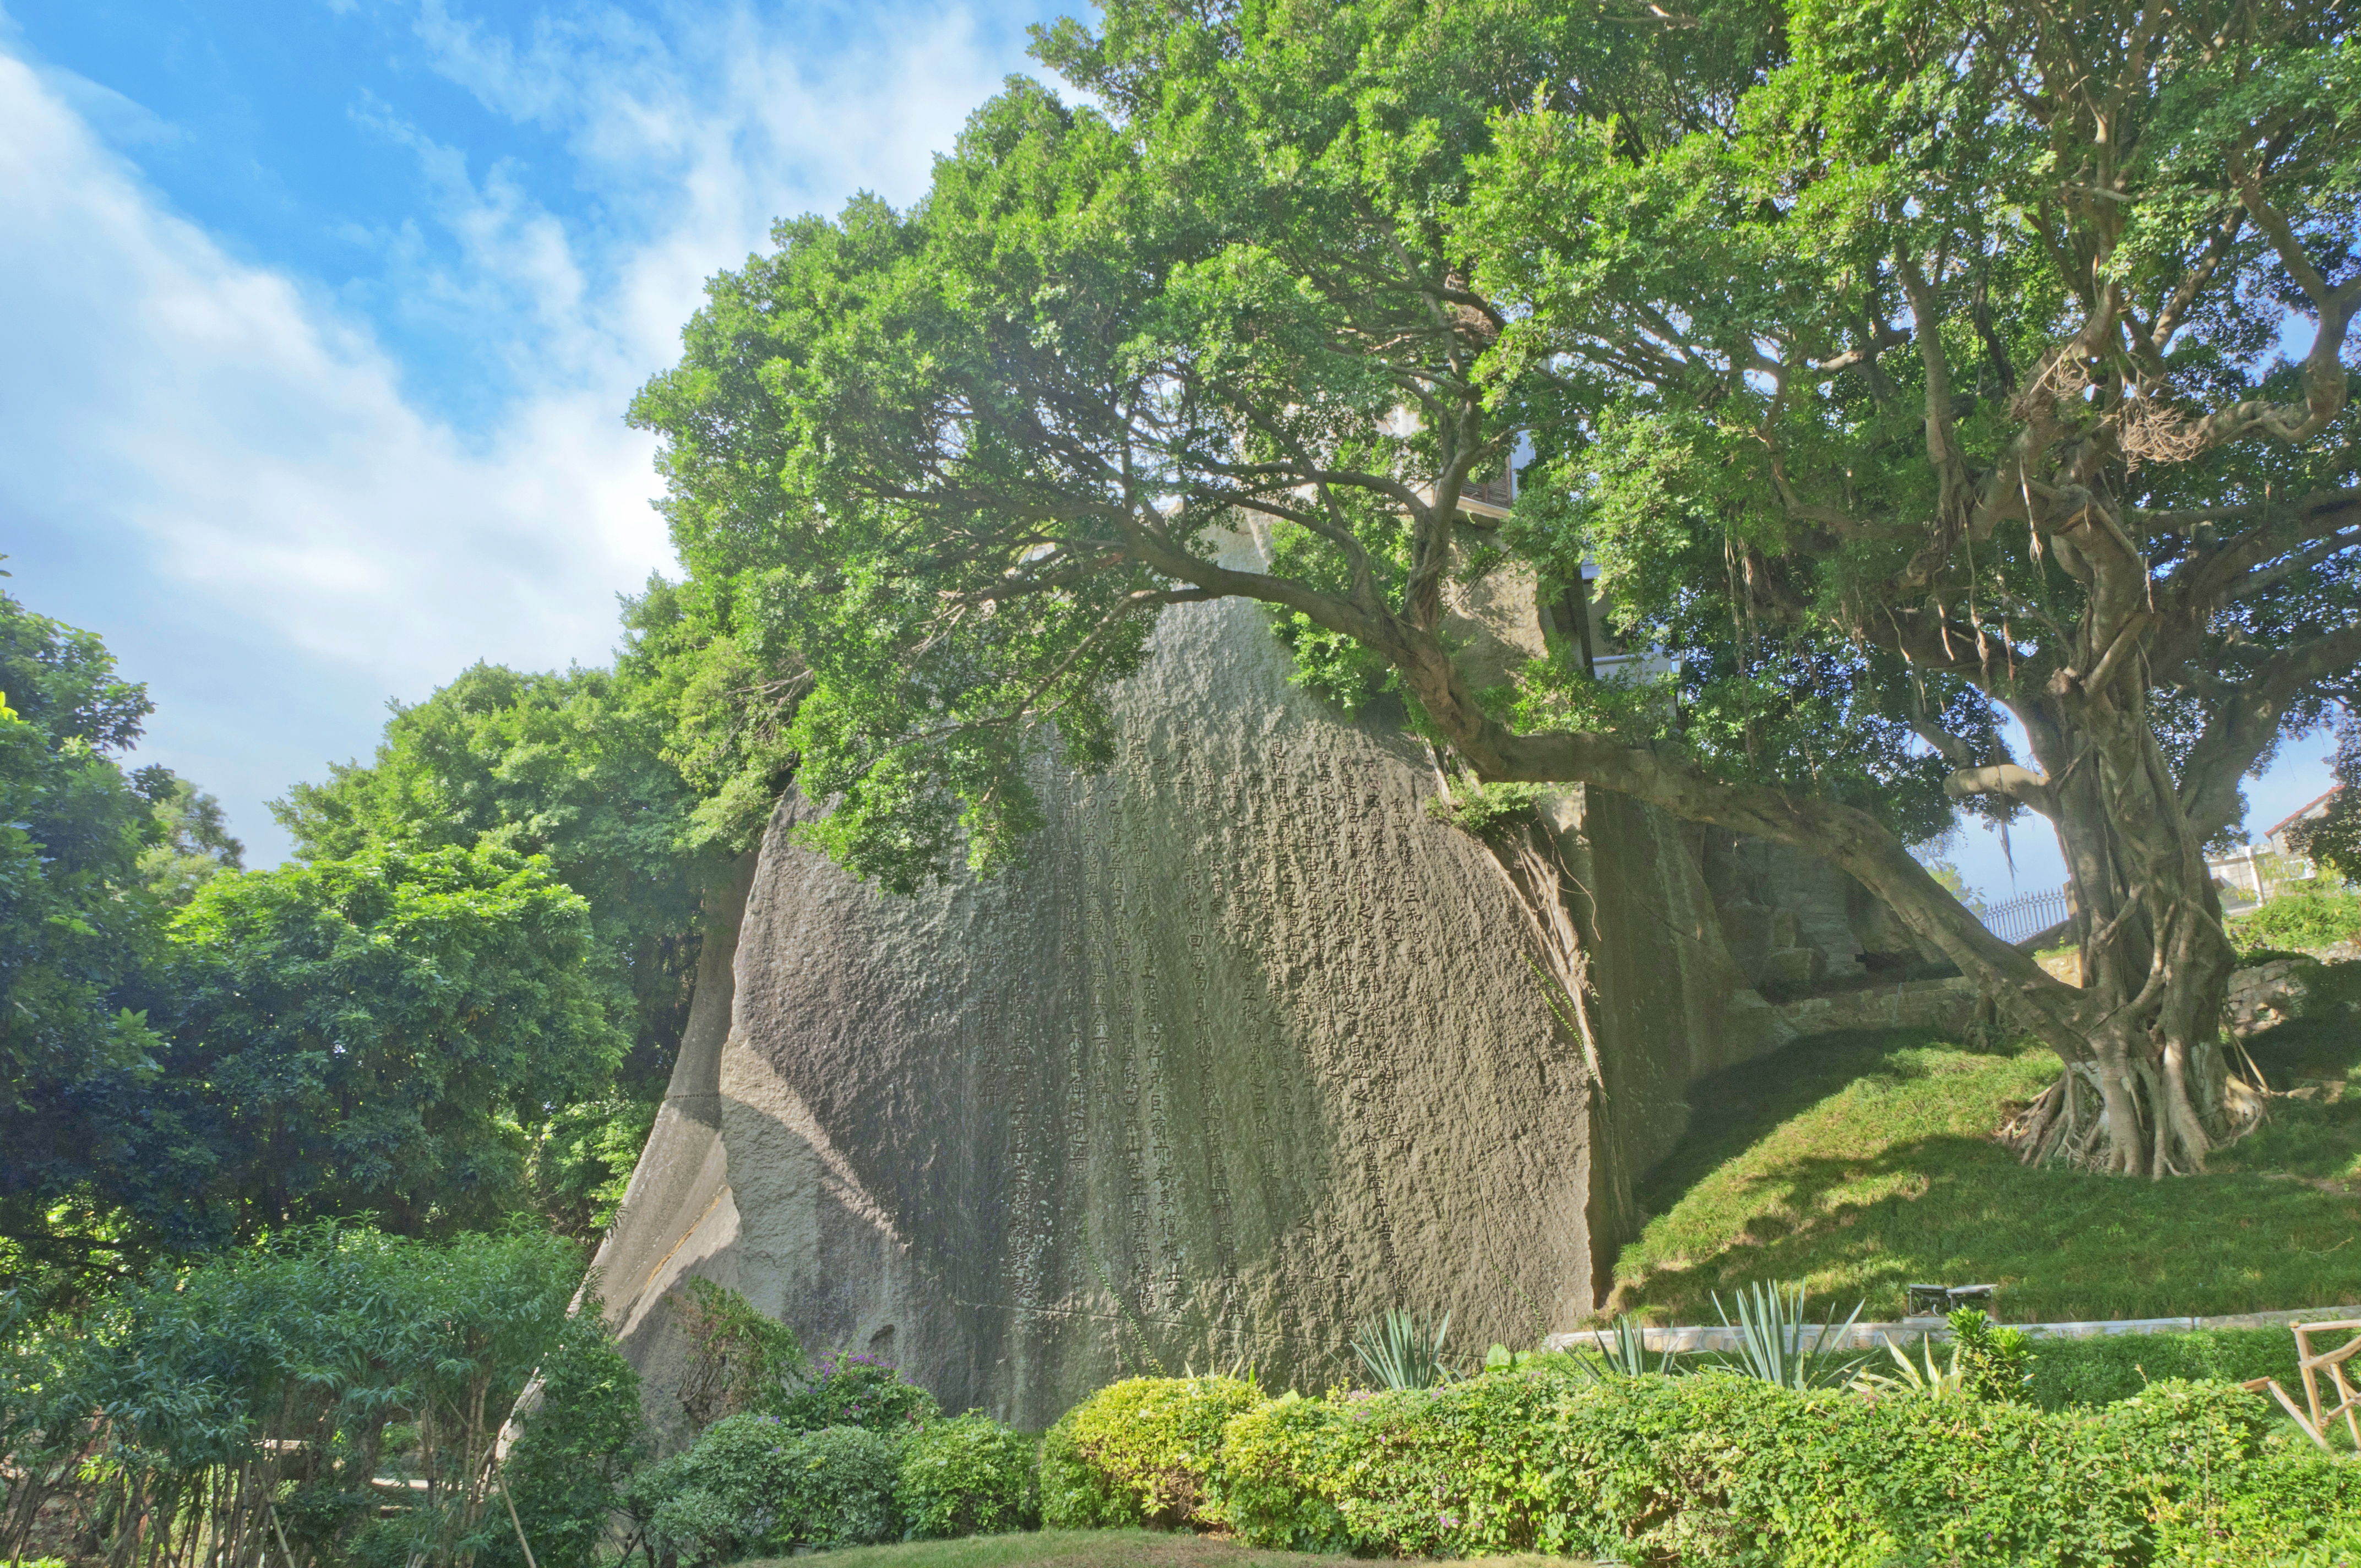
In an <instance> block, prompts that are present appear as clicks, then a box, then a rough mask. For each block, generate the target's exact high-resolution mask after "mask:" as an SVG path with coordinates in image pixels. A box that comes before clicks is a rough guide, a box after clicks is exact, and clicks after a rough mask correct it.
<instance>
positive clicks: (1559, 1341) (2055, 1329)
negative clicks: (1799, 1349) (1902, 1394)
mask: <svg viewBox="0 0 2361 1568" xmlns="http://www.w3.org/2000/svg"><path fill="white" fill-rule="evenodd" d="M2333 1318H2361V1306H2347V1307H2306V1308H2302V1309H2300V1310H2296V1311H2291V1312H2235V1313H2232V1314H2231V1315H2230V1316H2228V1317H2226V1318H2114V1319H2110V1320H2107V1321H2102V1322H2092V1323H2009V1324H2006V1325H2004V1326H2005V1327H2008V1328H2014V1329H2019V1330H2022V1331H2023V1332H2026V1333H2027V1334H2029V1335H2031V1336H2032V1337H2033V1338H2035V1339H2103V1338H2105V1337H2106V1336H2108V1335H2110V1334H2182V1333H2190V1332H2194V1331H2196V1330H2198V1329H2277V1328H2285V1327H2286V1326H2287V1325H2288V1324H2290V1323H2301V1322H2320V1321H2327V1320H2329V1319H2333ZM1818 1328H1819V1325H1818V1324H1817V1323H1814V1324H1812V1325H1810V1326H1808V1327H1806V1329H1805V1330H1804V1331H1803V1332H1804V1337H1805V1338H1806V1339H1807V1340H1808V1339H1809V1338H1810V1337H1811V1335H1812V1334H1813V1333H1814V1332H1817V1330H1818ZM1641 1332H1642V1336H1643V1337H1644V1339H1645V1341H1646V1343H1647V1346H1648V1348H1649V1349H1650V1350H1652V1351H1661V1350H1678V1351H1711V1350H1728V1351H1734V1350H1736V1349H1738V1348H1739V1331H1738V1330H1736V1329H1730V1328H1723V1327H1722V1326H1721V1325H1720V1324H1719V1323H1717V1324H1714V1325H1712V1326H1710V1327H1703V1326H1695V1325H1692V1326H1690V1327H1686V1328H1670V1329H1665V1328H1646V1329H1642V1331H1641ZM1921 1334H1924V1335H1927V1336H1928V1337H1929V1338H1932V1339H1937V1340H1948V1339H1949V1338H1950V1337H1951V1329H1950V1325H1949V1323H1948V1322H1946V1321H1944V1320H1943V1319H1941V1318H1905V1319H1903V1320H1902V1321H1899V1322H1882V1323H1855V1324H1853V1325H1852V1327H1851V1329H1850V1330H1849V1331H1848V1330H1846V1329H1845V1328H1844V1325H1843V1324H1841V1323H1839V1324H1838V1325H1837V1326H1836V1328H1835V1329H1834V1330H1832V1331H1830V1332H1829V1334H1828V1345H1827V1348H1828V1349H1830V1350H1874V1349H1876V1348H1877V1343H1878V1340H1879V1339H1880V1337H1881V1336H1882V1337H1883V1338H1885V1339H1889V1340H1892V1341H1893V1342H1894V1343H1896V1344H1904V1343H1907V1342H1909V1341H1912V1340H1916V1338H1918V1337H1919V1336H1920V1335H1921ZM1613 1344H1614V1335H1613V1334H1612V1333H1610V1332H1608V1331H1607V1330H1605V1329H1586V1330H1583V1331H1582V1332H1577V1333H1564V1334H1551V1335H1550V1336H1549V1337H1548V1338H1546V1339H1544V1340H1543V1341H1542V1348H1543V1350H1561V1351H1562V1350H1602V1351H1603V1350H1607V1349H1609V1348H1611V1347H1612V1345H1613Z"/></svg>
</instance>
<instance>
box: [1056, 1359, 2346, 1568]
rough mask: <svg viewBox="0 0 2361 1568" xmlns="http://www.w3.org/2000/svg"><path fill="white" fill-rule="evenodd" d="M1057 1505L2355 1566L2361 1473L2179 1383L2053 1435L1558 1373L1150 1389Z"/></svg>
mask: <svg viewBox="0 0 2361 1568" xmlns="http://www.w3.org/2000/svg"><path fill="white" fill-rule="evenodd" d="M1217 1414H1218V1415H1219V1416H1220V1429H1219V1434H1218V1438H1209V1437H1208V1432H1209V1430H1210V1427H1211V1423H1212V1422H1213V1420H1214V1418H1215V1417H1216V1415H1217ZM1183 1499H1185V1502H1184V1501H1183ZM1043 1505H1044V1511H1045V1515H1046V1516H1047V1517H1048V1519H1049V1522H1050V1523H1053V1524H1055V1523H1072V1524H1087V1523H1129V1522H1139V1521H1141V1520H1144V1519H1156V1518H1159V1513H1158V1512H1157V1511H1156V1510H1158V1509H1159V1508H1160V1509H1161V1510H1162V1513H1161V1516H1160V1517H1162V1518H1164V1519H1170V1521H1171V1522H1174V1523H1187V1524H1192V1525H1196V1526H1198V1527H1200V1528H1220V1529H1226V1530H1231V1531H1234V1532H1235V1534H1236V1535H1237V1536H1239V1537H1240V1538H1241V1539H1242V1540H1244V1541H1247V1542H1248V1543H1250V1544H1253V1545H1257V1546H1265V1547H1279V1548H1290V1549H1293V1550H1298V1551H1323V1552H1357V1553H1362V1554H1373V1553H1374V1554H1385V1555H1397V1556H1412V1555H1415V1556H1439V1557H1458V1556H1469V1555H1478V1554H1488V1553H1495V1552H1555V1553H1568V1554H1572V1555H1575V1556H1578V1557H1594V1558H1609V1559H1613V1560H1616V1561H1620V1562H1627V1563H1628V1562H1648V1563H1664V1564H1675V1563H1684V1564H1686V1563H1700V1564H1701V1563H1732V1562H1768V1563H1831V1564H1834V1563H1905V1562H1908V1563H1916V1562H1921V1561H1924V1562H1927V1563H1953V1564H1960V1565H1968V1564H1983V1563H1991V1564H2001V1563H2010V1564H2016V1563H2223V1564H2228V1563H2273V1562H2282V1561H2318V1562H2328V1561H2341V1560H2342V1559H2341V1558H2339V1557H2336V1556H2335V1555H2334V1554H2336V1553H2339V1552H2356V1551H2361V1465H2355V1464H2345V1463H2340V1462H2337V1461H2334V1460H2330V1459H2326V1458H2323V1457H2322V1456H2320V1455H2318V1454H2316V1453H2312V1451H2311V1450H2310V1449H2309V1448H2308V1447H2304V1448H2299V1447H2297V1446H2296V1445H2295V1441H2294V1440H2290V1438H2289V1437H2288V1436H2287V1435H2286V1434H2285V1433H2284V1431H2281V1430H2279V1429H2278V1428H2277V1425H2276V1423H2275V1420H2274V1417H2273V1413H2272V1410H2271V1408H2270V1406H2269V1405H2268V1402H2267V1401H2266V1400H2264V1399H2263V1398H2259V1397H2257V1396H2255V1395H2250V1394H2247V1393H2245V1392H2243V1391H2242V1390H2240V1389H2238V1388H2235V1387H2231V1386H2228V1385H2225V1384H2220V1383H2196V1382H2188V1381H2182V1380H2173V1381H2159V1382H2157V1383H2154V1384H2151V1385H2149V1386H2147V1387H2145V1388H2144V1389H2143V1390H2142V1391H2141V1392H2140V1393H2139V1394H2138V1395H2137V1396H2136V1397H2134V1398H2127V1399H2123V1400H2120V1401H2117V1402H2116V1403H2114V1404H2112V1405H2107V1406H2103V1407H2099V1408H2096V1409H2076V1410H2063V1411H2051V1410H2044V1409H2038V1408H2037V1407H2035V1406H2033V1405H2031V1404H2027V1403H2020V1402H2015V1401H2008V1400H1993V1399H1983V1400H1979V1399H1965V1400H1961V1399H1950V1400H1938V1399H1932V1398H1922V1397H1909V1396H1883V1397H1877V1398H1869V1397H1864V1396H1862V1395H1861V1394H1858V1393H1850V1392H1836V1391H1832V1390H1830V1391H1813V1392H1795V1391H1792V1390H1787V1389H1783V1388H1778V1387H1772V1386H1769V1385H1767V1384H1764V1383H1761V1382H1758V1381H1754V1380H1751V1379H1746V1378H1741V1377H1736V1376H1729V1375H1727V1374H1724V1373H1719V1372H1705V1373H1699V1374H1697V1375H1693V1376H1685V1377H1664V1376H1638V1377H1610V1378H1604V1379H1598V1378H1590V1377H1585V1376H1580V1375H1578V1374H1576V1373H1574V1372H1571V1371H1569V1370H1566V1369H1565V1368H1562V1367H1558V1366H1554V1365H1540V1364H1529V1365H1526V1366H1523V1367H1499V1368H1494V1369H1490V1370H1488V1371H1486V1372H1484V1373H1482V1374H1480V1375H1478V1376H1474V1377H1470V1378H1468V1379H1466V1380H1464V1381H1461V1382H1457V1383H1453V1384H1449V1385H1446V1386H1445V1387H1441V1388H1437V1389H1433V1390H1402V1391H1398V1392H1387V1393H1378V1394H1368V1393H1358V1392H1353V1393H1346V1392H1342V1391H1339V1392H1335V1393H1332V1394H1330V1395H1329V1396H1327V1397H1325V1398H1317V1399H1310V1398H1299V1397H1297V1396H1294V1395H1287V1396H1283V1397H1281V1398H1276V1399H1273V1398H1264V1397H1262V1396H1261V1395H1260V1394H1259V1393H1257V1391H1255V1390H1254V1389H1252V1388H1251V1387H1247V1386H1245V1385H1240V1384H1234V1383H1227V1382H1224V1381H1223V1380H1216V1379H1196V1380H1191V1381H1187V1382H1182V1381H1178V1380H1171V1381H1150V1380H1145V1379H1140V1380H1135V1381H1133V1382H1130V1383H1123V1384H1116V1385H1115V1386H1114V1387H1111V1388H1108V1389H1106V1390H1104V1391H1103V1392H1102V1393H1101V1394H1099V1395H1097V1396H1095V1397H1094V1398H1092V1399H1091V1400H1088V1401H1085V1402H1084V1404H1082V1406H1080V1407H1078V1408H1077V1409H1075V1410H1073V1411H1071V1412H1070V1413H1069V1414H1068V1415H1067V1417H1066V1418H1065V1419H1064V1420H1061V1421H1060V1423H1059V1425H1058V1427H1057V1428H1056V1429H1054V1430H1053V1432H1052V1434H1051V1439H1050V1442H1049V1447H1048V1450H1047V1452H1046V1453H1045V1458H1044V1466H1043ZM1126 1509H1127V1510H1130V1511H1128V1512H1126V1511H1124V1510H1126ZM1110 1510H1112V1512H1110ZM1061 1515H1062V1516H1063V1517H1060V1516H1061Z"/></svg>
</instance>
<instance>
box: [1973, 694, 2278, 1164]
mask: <svg viewBox="0 0 2361 1568" xmlns="http://www.w3.org/2000/svg"><path fill="white" fill-rule="evenodd" d="M2076 717H2077V718H2079V719H2080V720H2081V722H2080V723H2079V724H2077V725H2076V726H2075V727H2074V728H2073V729H2068V728H2067V727H2066V725H2065V724H2064V723H2063V722H2062V718H2063V716H2062V715H2059V713H2057V712H2056V711H2055V710H2054V709H2050V710H2047V711H2035V712H2032V713H2028V714H2027V715H2026V718H2027V730H2028V733H2030V734H2031V735H2032V737H2033V739H2034V745H2035V751H2036V753H2037V755H2039V756H2040V758H2041V761H2042V762H2043V763H2044V766H2045V769H2046V771H2047V772H2048V776H2049V777H2050V778H2051V779H2053V780H2055V781H2058V782H2057V783H2056V784H2055V785H2054V786H2053V787H2052V791H2051V795H2050V798H2049V800H2048V802H2047V803H2046V804H2047V805H2048V807H2049V809H2050V810H2051V812H2052V815H2053V819H2054V821H2055V822H2056V824H2057V828H2058V839H2059V847H2060V848H2061V849H2062V850H2064V851H2065V856H2066V864H2067V869H2068V872H2069V875H2070V878H2071V884H2070V885H2071V886H2072V889H2073V893H2074V902H2075V911H2074V927H2075V934H2076V936H2077V938H2079V939H2080V942H2081V954H2082V989H2083V990H2084V992H2086V993H2087V994H2088V997H2089V1007H2088V1009H2087V1012H2088V1014H2089V1015H2090V1018H2091V1022H2090V1024H2089V1025H2087V1026H2086V1027H2085V1028H2084V1029H2082V1030H2081V1031H2077V1032H2076V1034H2079V1036H2081V1037H2079V1038H2077V1037H2076V1036H2075V1034H2070V1035H2068V1036H2065V1037H2062V1038H2054V1039H2050V1042H2049V1043H2050V1044H2051V1045H2052V1046H2053V1047H2056V1048H2057V1049H2058V1051H2059V1056H2060V1057H2062V1058H2064V1059H2065V1061H2066V1068H2067V1070H2066V1073H2065V1075H2064V1076H2063V1077H2061V1078H2060V1079H2059V1082H2058V1083H2057V1084H2056V1085H2055V1086H2053V1087H2052V1088H2051V1089H2050V1091H2048V1093H2047V1094H2045V1095H2044V1096H2043V1097H2042V1099H2041V1100H2040V1101H2038V1102H2036V1103H2035V1104H2034V1105H2033V1106H2032V1107H2030V1108H2029V1109H2028V1110H2027V1111H2026V1113H2025V1114H2024V1115H2023V1116H2021V1117H2019V1118H2018V1119H2017V1120H2016V1121H2015V1123H2014V1124H2012V1125H2011V1127H2010V1128H2009V1129H2008V1133H2007V1135H2008V1136H2009V1137H2010V1139H2011V1140H2012V1141H2013V1142H2014V1143H2015V1145H2016V1146H2017V1147H2018V1148H2019V1149H2020V1151H2021V1152H2022V1153H2023V1155H2024V1156H2025V1157H2026V1158H2027V1159H2028V1160H2038V1161H2048V1160H2064V1161H2066V1162H2068V1163H2071V1164H2076V1165H2083V1166H2088V1167H2091V1168H2097V1169H2102V1170H2109V1171H2115V1172H2120V1173H2122V1174H2125V1175H2131V1176H2141V1175H2145V1176H2169V1175H2180V1174H2185V1173H2188V1172H2192V1171H2197V1170H2202V1169H2203V1168H2204V1166H2205V1156H2206V1155H2207V1153H2208V1152H2210V1151H2211V1150H2213V1149H2215V1148H2218V1147H2220V1146H2222V1145H2223V1144H2224V1143H2226V1142H2228V1141H2230V1140H2231V1139H2233V1138H2235V1137H2236V1136H2238V1135H2240V1134H2242V1133H2244V1132H2245V1131H2246V1130H2247V1129H2248V1128H2249V1127H2251V1126H2252V1125H2253V1124H2254V1121H2255V1111H2256V1102H2255V1101H2254V1099H2253V1097H2252V1096H2251V1095H2248V1094H2245V1093H2243V1092H2241V1087H2240V1086H2239V1085H2237V1084H2236V1083H2235V1080H2233V1078H2232V1076H2231V1074H2230V1071H2229V1068H2228V1061H2227V1058H2226V1057H2225V1055H2224V1049H2223V1038H2222V1036H2223V1029H2222V1003H2223V998H2224V993H2225V992H2226V991H2227V989H2228V985H2229V978H2230V970H2231V967H2232V964H2233V963H2234V961H2235V959H2234V955H2233V953H2232V950H2231V948H2230V942H2229V938H2227V937H2226V936H2225V935H2224V932H2223V928H2222V905H2221V901H2220V899H2219V897H2218V896H2217V895H2216V894H2215V893H2214V890H2213V880H2212V878H2211V876H2210V874H2209V873H2208V872H2207V871H2206V867H2205V855H2204V848H2203V844H2202V840H2201V839H2200V836H2199V834H2198V832H2197V830H2196V828H2194V827H2193V826H2192V825H2191V822H2190V821H2189V819H2188V816H2187V813H2186V812H2185V811H2184V810H2183V808H2182V806H2181V801H2180V792H2179V790H2178V789H2177V788H2176V786H2175V784H2174V783H2173V779H2172V774H2171V771H2170V769H2169V766H2168V765H2167V763H2166V760H2165V758H2164V755H2163V753H2162V751H2161V750H2160V749H2159V748H2158V745H2157V743H2156V740H2155V736H2154V733H2153V730H2152V729H2150V727H2149V726H2148V725H2147V723H2146V722H2145V720H2144V718H2131V719H2129V720H2128V721H2125V720H2119V719H2117V718H2115V716H2114V714H2113V713H2112V712H2111V711H2109V710H2107V709H2105V708H2103V707H2098V705H2092V709H2086V710H2085V711H2084V712H2083V713H2081V714H2079V715H2077V716H2076ZM2045 1038H2048V1036H2045ZM2086 1091H2088V1092H2086Z"/></svg>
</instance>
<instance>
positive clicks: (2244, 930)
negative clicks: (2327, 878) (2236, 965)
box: [2230, 893, 2361, 962]
mask: <svg viewBox="0 0 2361 1568" xmlns="http://www.w3.org/2000/svg"><path fill="white" fill-rule="evenodd" d="M2356 937H2361V893H2293V894H2288V895H2287V896H2286V897H2284V898H2274V899H2272V900H2271V901H2270V902H2269V903H2268V904H2266V905H2263V906H2262V907H2261V908H2260V909H2257V910H2256V911H2255V912H2254V913H2253V914H2252V915H2248V916H2242V917H2241V918H2239V919H2237V920H2235V921H2233V922H2231V925H2230V940H2231V941H2232V942H2234V943H2235V944H2236V946H2237V947H2238V948H2240V949H2241V952H2242V954H2244V953H2246V952H2248V951H2250V950H2253V949H2261V948H2276V949H2281V950H2288V949H2292V950H2295V951H2305V950H2310V949H2316V948H2328V947H2334V945H2335V944H2337V943H2339V942H2345V941H2351V940H2352V939H2354V938H2356ZM2246 961H2247V962H2253V961H2255V960H2254V959H2252V958H2247V959H2246Z"/></svg>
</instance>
